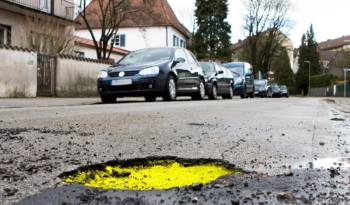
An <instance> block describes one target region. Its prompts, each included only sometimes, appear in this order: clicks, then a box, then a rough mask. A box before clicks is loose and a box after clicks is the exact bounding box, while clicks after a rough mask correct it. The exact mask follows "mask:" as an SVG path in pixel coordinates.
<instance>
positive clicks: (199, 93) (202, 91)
mask: <svg viewBox="0 0 350 205" xmlns="http://www.w3.org/2000/svg"><path fill="white" fill-rule="evenodd" d="M204 98H205V85H204V81H203V80H202V79H200V81H199V85H198V91H197V93H196V94H195V95H193V96H192V99H193V100H204Z"/></svg>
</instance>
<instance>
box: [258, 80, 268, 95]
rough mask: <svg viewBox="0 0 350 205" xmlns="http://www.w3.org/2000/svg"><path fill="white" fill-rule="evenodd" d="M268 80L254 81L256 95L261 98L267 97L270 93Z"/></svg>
mask: <svg viewBox="0 0 350 205" xmlns="http://www.w3.org/2000/svg"><path fill="white" fill-rule="evenodd" d="M268 89H269V87H268V81H267V80H254V90H255V91H254V95H255V96H259V97H267V92H268Z"/></svg>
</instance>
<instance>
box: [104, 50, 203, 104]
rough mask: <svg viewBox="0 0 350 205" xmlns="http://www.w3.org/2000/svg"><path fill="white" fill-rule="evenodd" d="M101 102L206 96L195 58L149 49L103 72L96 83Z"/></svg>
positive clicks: (168, 51)
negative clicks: (159, 97)
mask: <svg viewBox="0 0 350 205" xmlns="http://www.w3.org/2000/svg"><path fill="white" fill-rule="evenodd" d="M97 87H98V92H99V94H100V97H101V100H102V102H104V103H113V102H115V101H116V98H121V97H129V96H138V97H140V96H142V97H145V99H146V101H155V100H156V98H157V97H158V96H162V97H163V99H164V100H166V101H173V100H176V97H177V96H191V97H192V98H193V99H196V100H201V99H204V97H205V82H204V75H203V71H202V68H201V67H200V65H199V63H198V61H197V59H196V58H195V56H194V55H193V54H192V53H191V52H190V51H188V50H186V49H183V48H148V49H142V50H138V51H134V52H131V53H129V54H128V55H127V56H125V57H124V58H122V59H121V60H120V61H119V62H118V63H117V64H116V65H114V66H112V67H110V68H106V69H104V70H102V71H101V72H100V74H99V76H98V80H97Z"/></svg>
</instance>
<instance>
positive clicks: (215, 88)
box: [200, 62, 234, 100]
mask: <svg viewBox="0 0 350 205" xmlns="http://www.w3.org/2000/svg"><path fill="white" fill-rule="evenodd" d="M200 65H201V66H202V68H203V72H204V77H205V88H206V93H207V94H208V96H209V99H212V100H216V99H217V98H218V96H222V98H223V99H232V98H233V86H234V79H233V75H232V73H231V72H230V71H229V70H228V69H227V68H225V67H223V66H222V65H219V64H217V63H215V62H200Z"/></svg>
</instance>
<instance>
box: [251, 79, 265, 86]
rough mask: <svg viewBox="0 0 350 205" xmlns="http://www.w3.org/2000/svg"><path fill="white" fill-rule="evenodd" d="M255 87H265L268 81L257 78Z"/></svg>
mask: <svg viewBox="0 0 350 205" xmlns="http://www.w3.org/2000/svg"><path fill="white" fill-rule="evenodd" d="M254 85H255V87H265V86H266V81H265V80H256V81H254Z"/></svg>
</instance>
